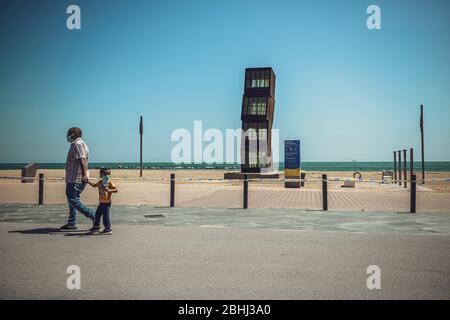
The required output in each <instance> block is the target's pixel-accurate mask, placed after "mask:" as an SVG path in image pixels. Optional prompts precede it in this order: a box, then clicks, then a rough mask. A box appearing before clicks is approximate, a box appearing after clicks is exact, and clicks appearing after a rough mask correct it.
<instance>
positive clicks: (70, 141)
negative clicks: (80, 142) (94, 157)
mask: <svg viewBox="0 0 450 320" xmlns="http://www.w3.org/2000/svg"><path fill="white" fill-rule="evenodd" d="M66 139H67V142H69V143H72V142H73V140H74V139H73V138H72V136H71V135H70V134H69V135H68V136H67V137H66Z"/></svg>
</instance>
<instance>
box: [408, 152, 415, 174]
mask: <svg viewBox="0 0 450 320" xmlns="http://www.w3.org/2000/svg"><path fill="white" fill-rule="evenodd" d="M413 174H414V149H413V148H409V176H410V177H412V175H413Z"/></svg>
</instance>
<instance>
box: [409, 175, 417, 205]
mask: <svg viewBox="0 0 450 320" xmlns="http://www.w3.org/2000/svg"><path fill="white" fill-rule="evenodd" d="M410 209H411V210H410V212H411V213H415V212H416V175H415V174H413V175H411V204H410Z"/></svg>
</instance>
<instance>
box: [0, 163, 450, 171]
mask: <svg viewBox="0 0 450 320" xmlns="http://www.w3.org/2000/svg"><path fill="white" fill-rule="evenodd" d="M24 165H26V163H0V170H17V169H21V168H22V167H23V166H24ZM402 165H403V163H402ZM143 166H144V169H159V170H239V169H240V165H239V164H224V163H221V164H206V163H203V164H194V163H183V164H174V163H172V162H145V163H143ZM393 166H394V164H393V162H389V161H378V162H377V161H372V162H359V161H356V162H302V163H301V169H302V170H305V171H382V170H393ZM38 167H39V168H40V169H64V167H65V163H38ZM102 167H108V168H111V169H135V170H138V169H139V163H138V162H91V163H89V168H90V169H98V168H102ZM278 168H279V170H284V163H283V162H281V163H280V164H279V167H278ZM407 168H408V170H409V163H407ZM413 169H414V171H420V170H422V163H421V162H414V167H413ZM425 171H427V172H450V161H430V162H425Z"/></svg>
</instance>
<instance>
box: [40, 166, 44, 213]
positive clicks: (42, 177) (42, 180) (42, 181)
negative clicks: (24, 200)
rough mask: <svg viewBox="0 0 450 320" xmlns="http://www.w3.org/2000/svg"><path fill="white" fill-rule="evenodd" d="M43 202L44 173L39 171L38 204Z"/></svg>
mask: <svg viewBox="0 0 450 320" xmlns="http://www.w3.org/2000/svg"><path fill="white" fill-rule="evenodd" d="M43 204H44V174H43V173H39V205H40V206H42V205H43Z"/></svg>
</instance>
